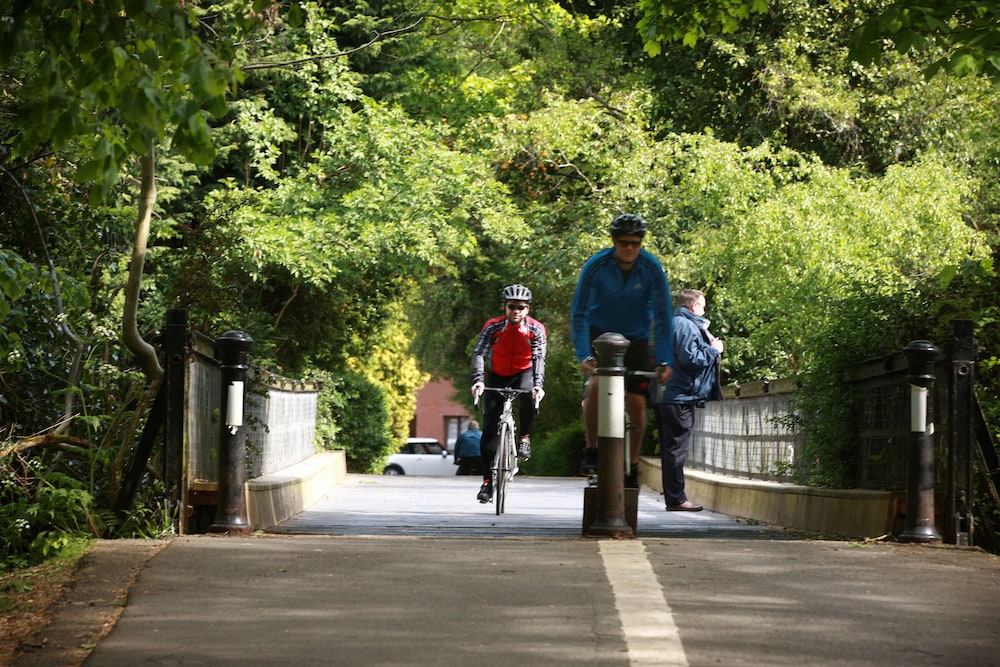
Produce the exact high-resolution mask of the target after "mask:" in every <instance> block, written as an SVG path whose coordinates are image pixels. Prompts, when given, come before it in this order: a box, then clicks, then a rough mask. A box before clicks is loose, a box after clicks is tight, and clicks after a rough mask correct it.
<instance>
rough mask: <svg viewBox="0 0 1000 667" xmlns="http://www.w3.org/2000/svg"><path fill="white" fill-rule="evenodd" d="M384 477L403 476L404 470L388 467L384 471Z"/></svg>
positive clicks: (397, 467)
mask: <svg viewBox="0 0 1000 667" xmlns="http://www.w3.org/2000/svg"><path fill="white" fill-rule="evenodd" d="M382 474H383V475H402V474H404V473H403V469H402V468H400V467H399V466H386V467H385V470H383V471H382Z"/></svg>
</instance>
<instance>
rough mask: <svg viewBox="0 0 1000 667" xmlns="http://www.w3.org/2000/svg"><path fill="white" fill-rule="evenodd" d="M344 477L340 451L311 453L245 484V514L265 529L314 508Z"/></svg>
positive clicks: (343, 457) (344, 458)
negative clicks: (301, 459) (303, 459)
mask: <svg viewBox="0 0 1000 667" xmlns="http://www.w3.org/2000/svg"><path fill="white" fill-rule="evenodd" d="M345 477H347V455H346V453H345V452H344V451H343V450H337V451H332V452H320V453H317V454H313V455H312V456H310V457H309V458H307V459H306V460H305V461H301V462H300V463H296V464H295V465H292V466H289V467H287V468H284V469H283V470H279V471H278V472H275V473H271V474H268V475H261V476H260V477H255V478H254V479H251V480H249V481H247V483H246V499H247V515H248V519H249V521H250V525H251V526H253V529H254V530H265V529H267V528H270V527H271V526H274V525H275V524H279V523H281V522H282V521H285V520H286V519H289V518H291V517H293V516H295V515H296V514H298V513H299V512H301V511H302V510H304V509H306V508H307V507H310V506H311V505H314V504H315V503H316V502H318V501H319V500H320V499H321V498H322V497H323V496H325V495H326V494H327V492H329V491H330V489H332V488H333V487H334V486H336V485H337V484H339V483H340V482H341V481H343V479H344V478H345Z"/></svg>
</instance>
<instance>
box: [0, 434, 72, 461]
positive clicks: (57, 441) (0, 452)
mask: <svg viewBox="0 0 1000 667" xmlns="http://www.w3.org/2000/svg"><path fill="white" fill-rule="evenodd" d="M34 447H51V448H52V449H56V450H58V451H63V452H74V453H81V454H82V453H83V452H86V451H89V450H90V449H91V443H90V441H89V440H84V439H83V438H76V437H73V436H70V435H64V434H59V433H46V434H45V435H36V436H32V437H30V438H22V439H20V440H14V441H10V442H8V443H5V444H4V446H3V447H0V459H5V458H7V457H9V456H11V455H13V454H19V453H21V452H24V451H27V450H29V449H32V448H34Z"/></svg>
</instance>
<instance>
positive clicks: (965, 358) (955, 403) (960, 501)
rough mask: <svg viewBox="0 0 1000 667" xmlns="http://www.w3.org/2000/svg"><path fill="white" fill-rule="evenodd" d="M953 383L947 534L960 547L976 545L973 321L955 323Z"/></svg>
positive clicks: (976, 347)
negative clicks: (973, 509) (974, 518)
mask: <svg viewBox="0 0 1000 667" xmlns="http://www.w3.org/2000/svg"><path fill="white" fill-rule="evenodd" d="M952 332H953V335H952V340H951V345H950V350H949V356H950V358H951V382H950V383H949V384H948V426H949V428H948V444H949V445H950V447H949V449H950V450H951V456H950V458H949V464H950V466H949V467H950V468H951V470H950V474H949V476H948V477H949V485H948V491H949V494H948V498H947V508H946V509H947V510H948V512H947V517H948V518H949V519H950V521H947V522H946V525H945V531H946V533H945V534H946V535H947V536H948V538H949V539H948V541H949V542H951V543H952V544H957V545H960V546H971V545H972V544H973V532H974V528H973V525H972V516H973V515H972V442H973V434H972V406H973V399H974V395H975V394H974V392H975V362H976V355H977V352H978V344H977V343H976V340H975V338H973V322H972V320H955V321H954V322H953V323H952Z"/></svg>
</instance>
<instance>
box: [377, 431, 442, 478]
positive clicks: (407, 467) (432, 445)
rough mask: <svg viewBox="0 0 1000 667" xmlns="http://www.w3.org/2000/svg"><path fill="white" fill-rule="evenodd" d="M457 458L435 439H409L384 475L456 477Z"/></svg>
mask: <svg viewBox="0 0 1000 667" xmlns="http://www.w3.org/2000/svg"><path fill="white" fill-rule="evenodd" d="M457 473H458V466H457V465H455V457H454V456H453V455H452V453H451V452H449V451H448V450H447V449H445V448H444V447H443V446H442V445H441V443H440V442H438V441H437V440H435V439H434V438H407V439H406V444H405V445H403V447H402V449H400V450H399V453H398V454H393V455H392V456H390V457H389V460H388V461H387V462H386V464H385V468H383V469H382V474H383V475H455V474H457Z"/></svg>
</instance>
